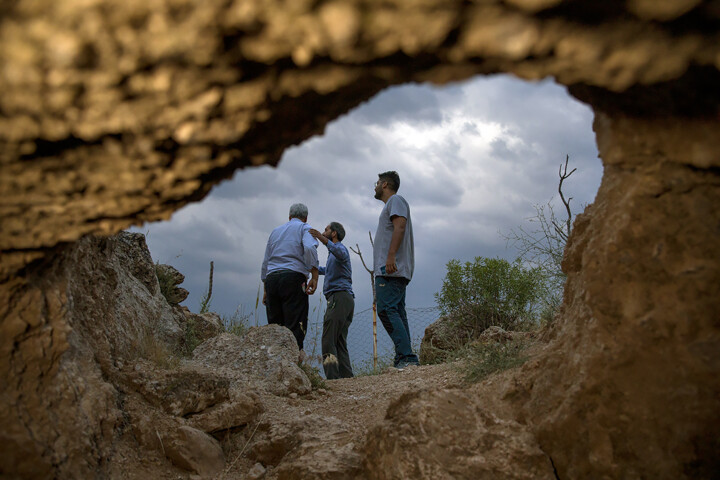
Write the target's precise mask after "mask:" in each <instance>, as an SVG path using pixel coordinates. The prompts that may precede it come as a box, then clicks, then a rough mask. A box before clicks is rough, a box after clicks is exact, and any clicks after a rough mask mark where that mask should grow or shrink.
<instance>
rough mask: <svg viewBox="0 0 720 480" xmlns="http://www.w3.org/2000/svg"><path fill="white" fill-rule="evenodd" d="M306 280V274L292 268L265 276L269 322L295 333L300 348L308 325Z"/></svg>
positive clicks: (266, 306)
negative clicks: (293, 270) (291, 269)
mask: <svg viewBox="0 0 720 480" xmlns="http://www.w3.org/2000/svg"><path fill="white" fill-rule="evenodd" d="M306 282H307V277H306V276H305V275H303V274H302V273H298V272H292V271H290V270H281V271H279V272H271V273H270V274H268V276H267V277H266V278H265V293H267V305H265V308H266V309H267V320H268V323H269V324H272V323H274V324H277V325H282V326H284V327H287V328H289V329H290V331H291V332H292V333H293V335H295V340H297V344H298V348H299V349H300V350H302V348H303V342H304V341H305V333H306V332H307V326H308V307H309V303H310V302H309V300H308V296H307V293H305V283H306Z"/></svg>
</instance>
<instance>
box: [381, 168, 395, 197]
mask: <svg viewBox="0 0 720 480" xmlns="http://www.w3.org/2000/svg"><path fill="white" fill-rule="evenodd" d="M378 178H380V180H382V181H383V182H388V183H389V184H390V189H391V190H392V191H393V192H397V191H398V189H399V188H400V175H398V173H397V172H396V171H395V170H390V171H387V172H383V173H378Z"/></svg>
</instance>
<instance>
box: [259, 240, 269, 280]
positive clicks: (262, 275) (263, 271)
mask: <svg viewBox="0 0 720 480" xmlns="http://www.w3.org/2000/svg"><path fill="white" fill-rule="evenodd" d="M269 259H270V239H269V238H268V242H267V245H266V246H265V258H263V263H262V268H261V269H260V280H262V281H263V282H265V278H267V267H268V260H269Z"/></svg>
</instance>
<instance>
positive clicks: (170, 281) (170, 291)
mask: <svg viewBox="0 0 720 480" xmlns="http://www.w3.org/2000/svg"><path fill="white" fill-rule="evenodd" d="M155 275H156V276H157V278H158V282H159V283H160V291H161V292H162V294H163V296H164V297H165V299H166V300H167V301H168V303H169V304H170V305H177V304H179V303H180V302H182V301H184V300H185V299H186V298H187V297H188V295H190V292H188V291H187V290H185V289H184V288H182V287H178V285H180V284H181V283H183V282H184V281H185V275H183V274H182V273H180V272H179V271H178V270H177V269H176V268H175V267H173V266H172V265H165V264H162V263H158V264H156V265H155Z"/></svg>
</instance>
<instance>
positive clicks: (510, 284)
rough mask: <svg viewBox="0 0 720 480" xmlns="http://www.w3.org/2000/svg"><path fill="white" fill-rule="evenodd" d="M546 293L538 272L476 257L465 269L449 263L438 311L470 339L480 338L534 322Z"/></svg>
mask: <svg viewBox="0 0 720 480" xmlns="http://www.w3.org/2000/svg"><path fill="white" fill-rule="evenodd" d="M543 291H544V281H543V276H542V274H541V271H540V269H539V268H525V267H523V265H522V264H521V263H520V261H519V260H516V261H515V262H514V263H510V262H508V261H507V260H504V259H501V258H484V257H476V258H475V261H474V262H472V263H471V262H466V263H465V264H464V265H463V264H461V263H460V262H459V261H458V260H450V261H449V262H448V264H447V274H446V276H445V279H444V280H443V285H442V289H441V291H440V293H436V294H435V299H436V301H437V304H438V307H439V308H440V311H441V313H442V314H443V315H448V316H450V317H452V318H453V319H454V321H456V322H459V323H460V324H461V325H462V327H463V328H462V330H465V331H467V330H468V329H470V331H471V335H470V336H476V335H479V334H480V333H481V332H482V331H483V330H485V329H486V328H487V327H489V326H492V325H496V326H499V327H501V328H503V329H504V330H515V329H517V328H518V327H519V326H521V325H522V324H523V323H527V322H534V321H535V316H536V310H537V308H538V305H537V303H538V300H539V299H540V298H541V295H542V292H543Z"/></svg>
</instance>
